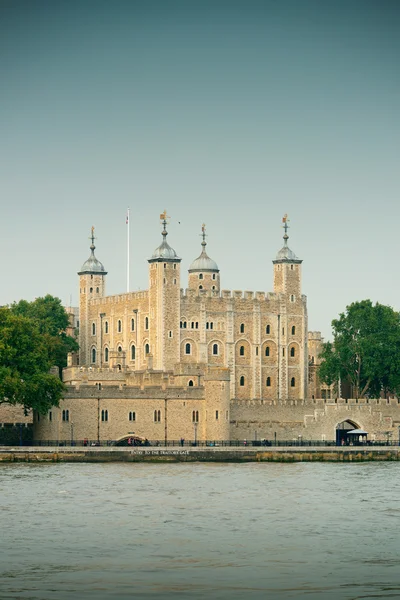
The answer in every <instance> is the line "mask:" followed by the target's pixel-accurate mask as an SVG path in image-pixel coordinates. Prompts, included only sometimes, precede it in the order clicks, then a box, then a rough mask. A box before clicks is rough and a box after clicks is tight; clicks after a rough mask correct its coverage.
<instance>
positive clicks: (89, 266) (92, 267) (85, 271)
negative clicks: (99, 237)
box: [78, 227, 107, 275]
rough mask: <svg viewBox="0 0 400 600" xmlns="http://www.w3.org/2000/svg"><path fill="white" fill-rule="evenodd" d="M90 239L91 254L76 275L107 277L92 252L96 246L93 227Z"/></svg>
mask: <svg viewBox="0 0 400 600" xmlns="http://www.w3.org/2000/svg"><path fill="white" fill-rule="evenodd" d="M90 239H91V240H92V243H91V246H90V251H91V254H90V256H89V258H88V259H87V260H86V261H85V262H84V263H83V265H82V267H81V270H80V271H79V273H78V275H96V274H100V275H107V272H106V270H105V268H104V266H103V264H102V263H101V262H100V261H99V260H98V259H97V258H96V256H95V254H94V251H95V249H96V246H95V245H94V240H95V237H94V227H92V231H91V236H90Z"/></svg>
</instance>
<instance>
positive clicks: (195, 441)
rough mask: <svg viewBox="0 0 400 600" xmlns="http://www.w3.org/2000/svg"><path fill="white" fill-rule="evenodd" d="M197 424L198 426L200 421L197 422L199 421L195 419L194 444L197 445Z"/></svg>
mask: <svg viewBox="0 0 400 600" xmlns="http://www.w3.org/2000/svg"><path fill="white" fill-rule="evenodd" d="M197 426H198V423H197V421H195V422H194V423H193V427H194V445H195V446H197Z"/></svg>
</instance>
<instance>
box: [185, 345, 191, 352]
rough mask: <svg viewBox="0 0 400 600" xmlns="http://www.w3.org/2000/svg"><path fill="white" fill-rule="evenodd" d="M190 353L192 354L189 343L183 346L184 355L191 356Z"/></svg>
mask: <svg viewBox="0 0 400 600" xmlns="http://www.w3.org/2000/svg"><path fill="white" fill-rule="evenodd" d="M191 353H192V346H191V345H190V344H189V343H187V344H186V345H185V354H191Z"/></svg>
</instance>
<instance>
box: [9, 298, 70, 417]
mask: <svg viewBox="0 0 400 600" xmlns="http://www.w3.org/2000/svg"><path fill="white" fill-rule="evenodd" d="M51 366H52V361H51V359H50V354H49V351H48V348H47V340H46V337H45V336H43V335H42V333H41V332H40V331H39V328H38V326H37V323H36V322H35V321H34V320H33V319H30V318H28V317H24V316H21V315H18V314H15V313H14V312H13V311H12V310H10V309H9V308H4V307H3V308H0V404H1V403H4V402H7V403H10V404H21V405H22V406H23V407H24V408H25V409H26V410H28V409H31V408H32V409H34V410H36V411H38V412H40V413H42V414H44V413H46V412H47V411H48V410H49V408H50V407H51V406H54V405H58V403H59V401H60V399H61V398H62V395H63V391H64V384H63V383H62V381H61V379H60V378H59V377H57V376H55V375H52V374H51V373H50V372H49V371H50V368H51Z"/></svg>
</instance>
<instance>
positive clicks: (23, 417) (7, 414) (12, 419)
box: [0, 402, 32, 426]
mask: <svg viewBox="0 0 400 600" xmlns="http://www.w3.org/2000/svg"><path fill="white" fill-rule="evenodd" d="M15 423H24V424H30V423H32V411H28V414H25V412H24V409H23V408H22V406H20V405H17V406H13V405H12V404H7V403H6V402H4V403H2V404H0V426H1V425H3V424H7V425H9V424H12V425H14V424H15Z"/></svg>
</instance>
